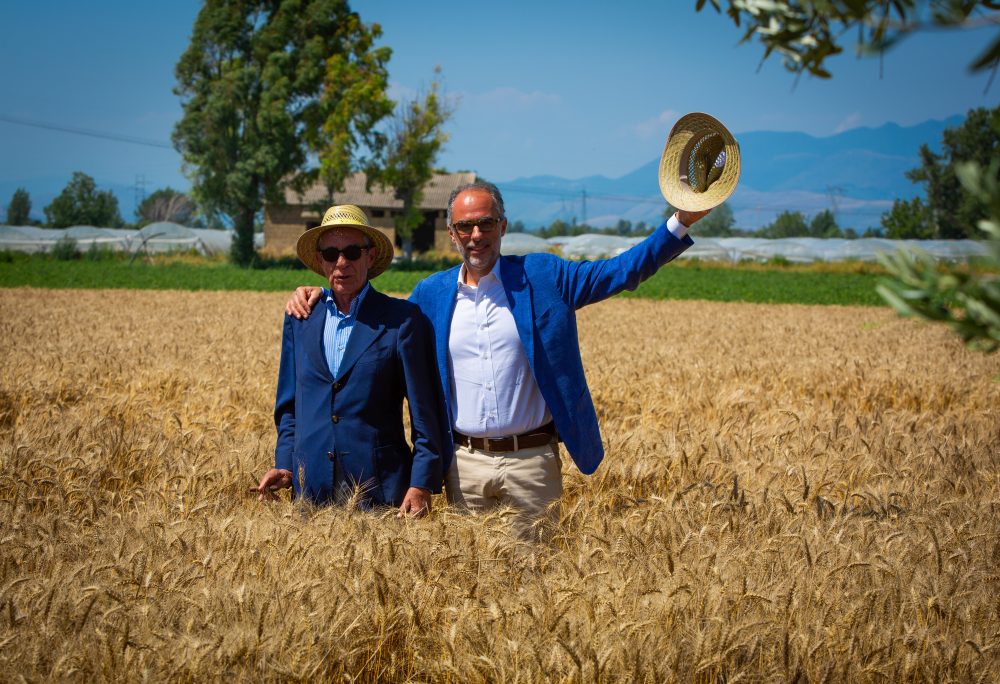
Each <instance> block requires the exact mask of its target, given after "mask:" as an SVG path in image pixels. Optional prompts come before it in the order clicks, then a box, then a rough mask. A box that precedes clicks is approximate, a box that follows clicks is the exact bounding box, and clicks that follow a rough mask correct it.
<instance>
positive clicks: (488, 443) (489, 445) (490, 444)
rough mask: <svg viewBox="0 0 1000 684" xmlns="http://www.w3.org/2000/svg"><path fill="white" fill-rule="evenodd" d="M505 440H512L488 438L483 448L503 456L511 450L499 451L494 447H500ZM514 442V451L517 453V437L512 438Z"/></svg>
mask: <svg viewBox="0 0 1000 684" xmlns="http://www.w3.org/2000/svg"><path fill="white" fill-rule="evenodd" d="M505 439H511V438H508V437H486V438H484V439H483V446H484V447H486V451H492V452H493V453H497V454H502V453H504V452H507V451H510V450H509V449H499V448H494V447H493V445H494V444H496V445H497V446H498V447H499V446H500V445H501V444H502V442H503V441H504V440H505ZM512 439H513V440H514V449H513V450H514V451H517V435H514V436H513V437H512Z"/></svg>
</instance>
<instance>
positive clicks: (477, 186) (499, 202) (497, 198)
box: [448, 180, 505, 226]
mask: <svg viewBox="0 0 1000 684" xmlns="http://www.w3.org/2000/svg"><path fill="white" fill-rule="evenodd" d="M466 190H482V191H483V192H487V193H489V195H490V197H492V198H493V208H494V209H496V210H497V214H498V215H499V217H500V218H501V219H503V218H505V215H504V209H503V196H502V195H501V194H500V188H498V187H497V186H495V185H493V183H490V182H489V181H485V180H477V181H475V182H473V183H466V184H465V185H459V186H458V187H457V188H455V189H454V190H452V191H451V195H449V196H448V225H449V226H450V225H451V208H452V207H453V206H454V205H455V198H456V197H458V196H459V195H460V194H461V193H463V192H465V191H466Z"/></svg>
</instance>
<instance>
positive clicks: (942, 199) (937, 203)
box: [906, 107, 1000, 240]
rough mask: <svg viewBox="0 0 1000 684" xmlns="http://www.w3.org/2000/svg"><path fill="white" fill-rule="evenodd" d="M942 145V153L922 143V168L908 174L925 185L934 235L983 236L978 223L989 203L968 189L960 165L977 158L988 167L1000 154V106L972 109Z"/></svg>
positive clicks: (953, 237) (947, 133)
mask: <svg viewBox="0 0 1000 684" xmlns="http://www.w3.org/2000/svg"><path fill="white" fill-rule="evenodd" d="M941 148H942V151H941V154H935V153H934V152H932V151H931V150H930V148H929V147H928V146H927V145H922V146H921V147H920V168H917V169H913V170H912V171H910V172H908V173H907V174H906V176H907V178H909V179H910V180H912V181H914V182H915V183H923V184H924V186H925V190H926V193H927V219H928V222H929V225H930V228H931V230H932V236H933V237H934V238H937V239H939V240H949V239H950V240H957V239H962V238H968V237H981V236H980V235H977V232H976V224H977V223H978V222H979V221H980V220H982V219H984V218H986V205H985V204H984V203H983V202H982V200H980V199H979V197H978V196H976V195H975V194H973V193H970V192H968V191H966V190H965V188H964V187H963V185H962V183H961V182H960V181H959V179H958V175H957V173H956V166H957V164H960V163H962V162H976V163H977V164H979V166H980V168H986V167H988V166H989V164H990V162H991V161H992V160H993V159H994V158H996V157H997V156H1000V107H995V108H994V109H992V110H989V109H986V108H984V107H980V108H978V109H973V110H971V111H969V113H968V115H967V116H966V118H965V121H964V122H963V123H962V125H960V126H957V127H955V128H948V129H945V131H944V134H943V136H942V141H941Z"/></svg>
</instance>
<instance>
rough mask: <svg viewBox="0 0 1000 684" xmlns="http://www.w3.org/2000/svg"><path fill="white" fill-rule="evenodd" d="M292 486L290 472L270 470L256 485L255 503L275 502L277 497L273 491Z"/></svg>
mask: <svg viewBox="0 0 1000 684" xmlns="http://www.w3.org/2000/svg"><path fill="white" fill-rule="evenodd" d="M291 486H292V471H290V470H284V469H278V468H271V469H270V470H268V471H267V472H266V473H264V477H262V478H260V484H259V485H257V501H277V500H278V495H277V494H275V490H278V489H285V488H286V487H291Z"/></svg>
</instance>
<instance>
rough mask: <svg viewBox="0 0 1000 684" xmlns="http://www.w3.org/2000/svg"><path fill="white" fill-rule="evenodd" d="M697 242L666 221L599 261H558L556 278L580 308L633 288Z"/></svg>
mask: <svg viewBox="0 0 1000 684" xmlns="http://www.w3.org/2000/svg"><path fill="white" fill-rule="evenodd" d="M693 244H694V241H693V240H692V239H691V238H690V237H689V236H687V235H685V236H684V238H683V239H681V238H678V237H677V236H676V235H674V234H673V233H671V232H670V231H669V230H667V224H666V223H664V224H663V225H661V226H660V227H659V228H657V229H656V230H655V231H654V232H653V234H652V235H650V236H649V237H647V238H646V239H645V240H643V241H642V242H640V243H639V244H637V245H635V246H634V247H632V248H631V249H629V250H627V251H625V252H622V253H621V254H619V255H618V256H616V257H612V258H611V259H600V260H597V261H569V260H567V259H560V260H559V264H560V266H559V268H560V273H559V275H558V277H557V280H558V282H559V289H560V291H561V293H562V296H563V299H564V301H566V303H567V304H568V305H569V306H571V307H573V308H574V309H579V308H580V307H583V306H586V305H587V304H593V303H594V302H599V301H601V300H603V299H607V298H608V297H611V296H613V295H616V294H618V293H619V292H621V291H622V290H634V289H635V288H637V287H639V283H641V282H642V281H644V280H646V279H647V278H649V277H650V276H651V275H653V274H654V273H656V272H657V271H658V270H659V269H660V267H661V266H663V265H664V264H666V263H667V262H669V261H672V260H673V259H674V258H675V257H676V256H677V255H678V254H680V253H681V252H683V251H684V250H686V249H687V248H688V247H690V246H691V245H693Z"/></svg>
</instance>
